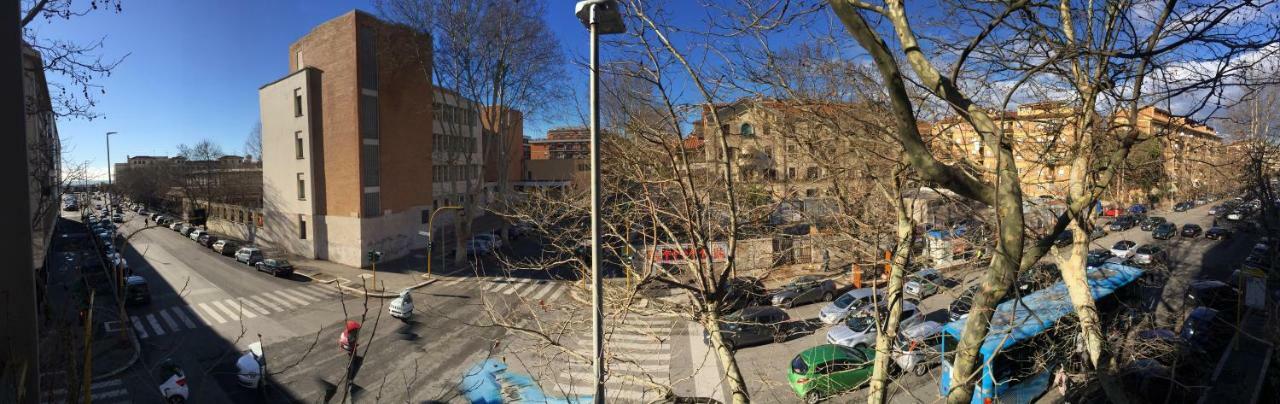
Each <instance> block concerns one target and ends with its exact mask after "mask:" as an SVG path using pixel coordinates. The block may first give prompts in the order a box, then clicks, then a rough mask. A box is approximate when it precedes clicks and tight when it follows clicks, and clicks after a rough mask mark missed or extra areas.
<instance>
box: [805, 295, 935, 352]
mask: <svg viewBox="0 0 1280 404" xmlns="http://www.w3.org/2000/svg"><path fill="white" fill-rule="evenodd" d="M877 307H878V309H875V310H873V309H871V308H870V307H867V308H864V309H862V310H859V311H858V312H857V313H855V314H853V315H850V316H849V317H848V318H847V319H845V321H844V323H842V324H840V325H837V326H835V327H832V328H831V330H830V331H827V343H828V344H836V345H843V346H847V347H850V348H858V347H867V346H874V345H875V344H876V335H877V334H879V331H880V327H883V326H884V325H885V322H886V321H888V319H889V316H888V308H887V307H886V305H878V306H877ZM922 321H924V315H922V314H920V310H919V309H917V308H916V305H914V304H912V303H911V302H902V320H901V321H899V323H898V327H899V328H901V329H907V328H910V327H911V326H914V325H916V324H919V323H920V322H922Z"/></svg>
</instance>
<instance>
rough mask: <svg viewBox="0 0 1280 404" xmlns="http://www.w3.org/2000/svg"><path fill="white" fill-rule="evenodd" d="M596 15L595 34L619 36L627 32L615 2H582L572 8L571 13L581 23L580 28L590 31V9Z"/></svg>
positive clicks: (612, 0) (596, 0)
mask: <svg viewBox="0 0 1280 404" xmlns="http://www.w3.org/2000/svg"><path fill="white" fill-rule="evenodd" d="M592 8H594V9H595V13H596V33H598V34H600V35H608V34H621V33H623V32H627V26H626V24H624V23H623V22H622V13H621V12H620V11H619V10H618V2H617V1H616V0H582V1H579V2H578V4H577V5H576V6H574V8H573V13H574V14H575V15H577V16H578V20H579V21H582V26H584V27H586V28H587V29H591V9H592Z"/></svg>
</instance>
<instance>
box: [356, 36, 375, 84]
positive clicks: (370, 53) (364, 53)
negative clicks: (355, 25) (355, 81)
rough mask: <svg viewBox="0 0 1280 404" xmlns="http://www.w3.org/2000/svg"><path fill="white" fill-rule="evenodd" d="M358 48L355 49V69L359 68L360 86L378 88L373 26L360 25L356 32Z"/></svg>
mask: <svg viewBox="0 0 1280 404" xmlns="http://www.w3.org/2000/svg"><path fill="white" fill-rule="evenodd" d="M356 35H357V36H358V38H356V41H357V42H359V44H358V45H359V49H357V50H356V64H357V69H359V70H360V77H359V80H360V88H367V89H370V90H377V89H378V58H377V53H376V51H377V48H376V46H377V42H376V34H375V32H374V30H373V28H371V27H368V26H363V27H360V30H359V31H358V32H357V33H356Z"/></svg>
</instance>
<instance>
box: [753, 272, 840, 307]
mask: <svg viewBox="0 0 1280 404" xmlns="http://www.w3.org/2000/svg"><path fill="white" fill-rule="evenodd" d="M835 297H836V283H835V282H833V281H831V280H830V279H823V277H821V276H818V275H805V276H799V277H796V278H794V279H792V280H791V282H789V283H787V284H786V285H785V286H783V287H782V288H781V289H778V290H775V291H773V295H772V296H770V297H769V303H770V304H772V305H774V306H778V307H786V308H791V307H795V306H798V305H802V304H808V303H813V302H819V301H822V302H829V301H831V300H833V299H835Z"/></svg>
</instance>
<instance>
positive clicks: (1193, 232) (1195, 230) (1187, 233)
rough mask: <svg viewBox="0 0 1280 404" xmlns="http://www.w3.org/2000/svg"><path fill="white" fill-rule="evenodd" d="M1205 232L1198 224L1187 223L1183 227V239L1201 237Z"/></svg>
mask: <svg viewBox="0 0 1280 404" xmlns="http://www.w3.org/2000/svg"><path fill="white" fill-rule="evenodd" d="M1203 230H1204V229H1202V228H1200V225H1198V224H1193V223H1187V224H1184V225H1182V237H1200V232H1201V231H1203Z"/></svg>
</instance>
